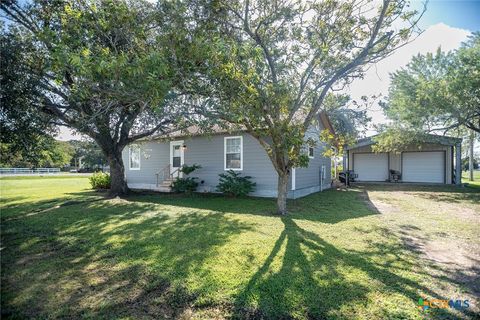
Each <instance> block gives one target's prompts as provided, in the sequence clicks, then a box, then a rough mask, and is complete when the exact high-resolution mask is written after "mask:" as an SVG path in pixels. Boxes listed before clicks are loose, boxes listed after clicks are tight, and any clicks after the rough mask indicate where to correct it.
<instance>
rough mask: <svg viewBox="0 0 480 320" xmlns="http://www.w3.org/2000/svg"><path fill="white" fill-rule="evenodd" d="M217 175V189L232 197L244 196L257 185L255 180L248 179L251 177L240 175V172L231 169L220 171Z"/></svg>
mask: <svg viewBox="0 0 480 320" xmlns="http://www.w3.org/2000/svg"><path fill="white" fill-rule="evenodd" d="M219 176H220V179H219V181H220V182H219V184H218V186H217V191H219V192H221V193H223V194H226V195H228V196H232V197H239V196H246V195H247V194H249V193H250V192H252V191H254V190H255V186H256V185H257V184H256V183H255V182H252V181H250V180H251V179H252V177H250V176H245V177H241V176H240V173H237V172H235V171H233V170H229V171H227V173H221V174H219Z"/></svg>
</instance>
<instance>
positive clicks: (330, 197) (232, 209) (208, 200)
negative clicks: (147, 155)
mask: <svg viewBox="0 0 480 320" xmlns="http://www.w3.org/2000/svg"><path fill="white" fill-rule="evenodd" d="M365 195H366V194H365V193H364V192H362V191H361V190H358V189H351V190H347V191H337V190H326V191H324V192H317V193H314V194H311V195H309V196H306V197H303V198H300V199H296V200H288V210H289V212H291V213H292V214H295V217H296V219H302V220H310V221H316V222H321V223H328V224H335V223H338V222H342V221H345V220H349V219H356V218H362V217H366V216H370V215H374V214H378V213H379V211H378V210H376V209H375V207H374V205H373V204H372V203H371V202H370V200H369V199H368V196H367V198H365ZM128 200H129V201H133V202H140V203H155V204H161V205H168V206H176V207H177V206H178V207H187V208H194V209H202V210H210V211H215V212H225V213H227V212H228V213H237V214H253V215H263V216H272V215H275V210H276V201H275V199H268V198H267V199H266V198H254V197H245V198H228V197H225V196H222V195H216V194H200V193H199V194H194V195H180V194H152V193H137V194H134V195H133V196H131V197H129V198H128Z"/></svg>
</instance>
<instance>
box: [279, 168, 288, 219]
mask: <svg viewBox="0 0 480 320" xmlns="http://www.w3.org/2000/svg"><path fill="white" fill-rule="evenodd" d="M288 177H289V174H288V172H285V173H282V174H280V173H279V174H278V195H277V212H278V214H280V215H285V214H287V193H288Z"/></svg>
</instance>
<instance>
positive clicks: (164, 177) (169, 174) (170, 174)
mask: <svg viewBox="0 0 480 320" xmlns="http://www.w3.org/2000/svg"><path fill="white" fill-rule="evenodd" d="M170 169H171V165H170V164H168V165H166V166H165V167H164V168H163V169H161V170H160V171H158V172H155V175H156V176H157V187H158V185H159V184H160V181H159V178H160V175H162V182H163V181H165V180H168V179H173V176H174V175H175V174H176V175H177V177H179V176H180V169H181V167H179V168H177V169H175V170H174V171H173V172H170Z"/></svg>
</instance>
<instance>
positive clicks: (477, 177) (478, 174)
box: [462, 170, 480, 188]
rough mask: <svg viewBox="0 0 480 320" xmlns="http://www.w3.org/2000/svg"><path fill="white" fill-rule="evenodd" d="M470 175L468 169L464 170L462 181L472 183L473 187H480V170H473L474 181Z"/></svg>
mask: <svg viewBox="0 0 480 320" xmlns="http://www.w3.org/2000/svg"><path fill="white" fill-rule="evenodd" d="M469 177H470V174H469V173H468V171H463V173H462V183H468V184H469V185H471V186H473V187H477V188H480V171H479V170H475V171H474V172H473V181H470V180H469V179H470V178H469Z"/></svg>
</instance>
